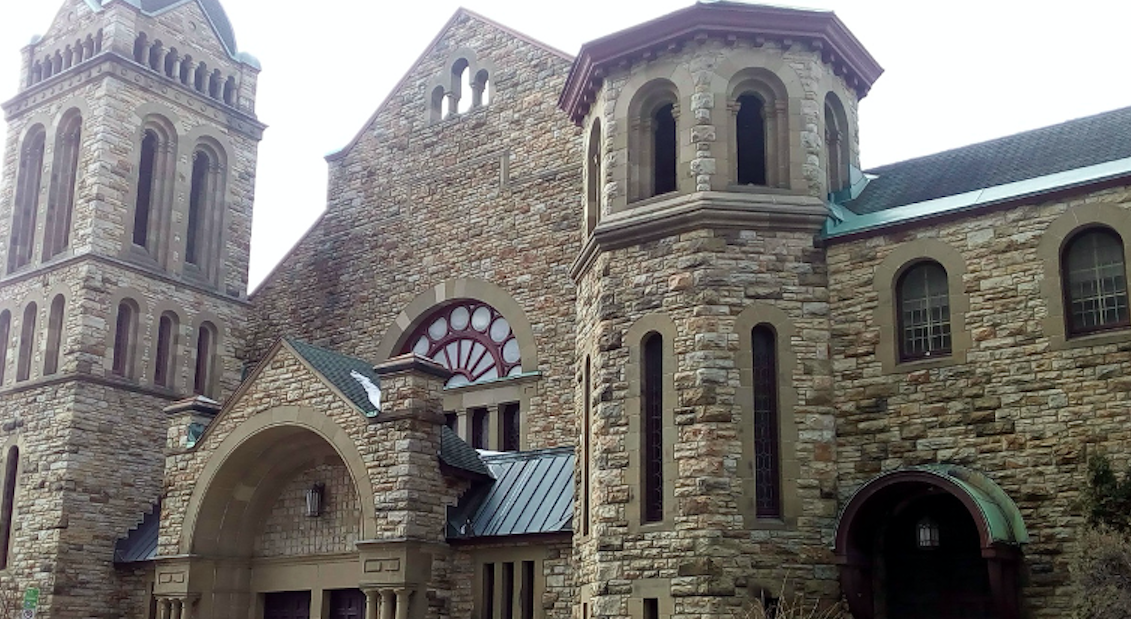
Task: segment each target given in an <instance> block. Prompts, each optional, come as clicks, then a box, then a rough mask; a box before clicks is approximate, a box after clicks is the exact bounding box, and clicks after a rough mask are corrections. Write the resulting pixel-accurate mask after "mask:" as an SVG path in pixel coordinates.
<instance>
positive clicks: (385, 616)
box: [381, 589, 396, 619]
mask: <svg viewBox="0 0 1131 619" xmlns="http://www.w3.org/2000/svg"><path fill="white" fill-rule="evenodd" d="M395 604H396V598H395V597H394V596H393V590H392V589H383V590H382V591H381V619H393V606H394V605H395Z"/></svg>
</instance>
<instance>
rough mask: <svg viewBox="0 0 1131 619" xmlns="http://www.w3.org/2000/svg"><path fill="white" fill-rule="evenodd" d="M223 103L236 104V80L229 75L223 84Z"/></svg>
mask: <svg viewBox="0 0 1131 619" xmlns="http://www.w3.org/2000/svg"><path fill="white" fill-rule="evenodd" d="M224 103H227V104H228V105H235V104H236V78H235V77H233V76H230V75H229V76H228V79H227V81H225V82H224Z"/></svg>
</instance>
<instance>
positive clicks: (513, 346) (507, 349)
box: [503, 337, 522, 363]
mask: <svg viewBox="0 0 1131 619" xmlns="http://www.w3.org/2000/svg"><path fill="white" fill-rule="evenodd" d="M521 360H522V353H521V352H520V351H519V349H518V340H516V339H514V338H513V337H512V338H511V339H509V340H507V343H506V344H503V361H506V362H507V363H518V362H519V361H521Z"/></svg>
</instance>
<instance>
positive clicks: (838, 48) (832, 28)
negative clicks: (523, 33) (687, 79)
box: [558, 2, 883, 124]
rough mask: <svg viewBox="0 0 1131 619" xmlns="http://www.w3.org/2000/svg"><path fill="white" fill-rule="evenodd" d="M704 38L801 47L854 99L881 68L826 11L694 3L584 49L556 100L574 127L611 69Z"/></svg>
mask: <svg viewBox="0 0 1131 619" xmlns="http://www.w3.org/2000/svg"><path fill="white" fill-rule="evenodd" d="M707 36H721V37H725V38H727V39H728V40H733V39H734V38H736V37H745V38H750V39H752V40H753V41H754V43H755V45H760V44H763V43H764V42H765V41H767V40H777V41H779V42H781V43H782V45H786V46H787V45H789V44H792V43H793V42H795V41H796V42H799V43H801V42H804V43H806V44H808V45H809V47H810V48H811V49H813V50H815V51H817V52H819V53H820V54H821V59H822V60H823V61H824V62H825V63H826V64H828V65H829V66H831V67H832V68H833V70H834V71H835V72H836V73H837V75H843V76H844V79H845V82H846V83H847V84H848V85H849V86H850V87H851V88H853V89H854V90H856V94H857V96H858V97H859V98H861V99H862V98H864V96H865V95H867V94H868V90H869V89H871V87H872V84H873V83H875V81H876V80H877V79H879V77H880V74H882V73H883V68H882V67H880V65H879V64H878V63H877V62H876V60H875V59H874V58H872V55H871V54H869V53H868V50H866V49H864V46H863V45H861V43H860V41H858V40H857V39H856V37H855V36H854V35H853V34H852V32H850V31H849V30H848V28H847V27H846V26H845V25H844V22H842V21H840V18H838V17H837V16H836V15H835V14H833V13H832V12H831V11H813V10H805V9H790V8H783V7H774V6H759V5H748V4H742V3H737V2H718V3H709V4H708V3H696V4H695V5H693V6H690V7H688V8H685V9H682V10H679V11H676V12H674V13H670V14H668V15H665V16H663V17H660V18H659V19H654V20H652V21H650V22H647V23H644V24H640V25H639V26H635V27H632V28H629V29H627V30H622V31H620V32H617V33H614V34H611V35H608V36H606V37H603V38H600V39H597V40H595V41H591V42H589V43H586V44H585V45H584V46H582V48H581V52H580V53H578V55H577V59H576V60H574V63H573V67H572V68H571V69H570V73H569V77H568V78H567V80H566V85H565V88H564V89H563V90H562V94H561V97H560V98H559V100H558V106H559V107H561V109H562V110H564V111H565V112H566V113H567V114H569V117H570V120H572V121H573V122H575V123H578V124H580V123H581V122H582V120H583V119H584V118H585V116H586V115H587V114H588V113H589V108H590V106H591V105H592V103H593V101H594V99H595V98H596V92H597V91H598V90H600V88H601V83H602V82H603V80H604V78H605V76H606V75H607V74H608V73H609V69H610V68H611V67H616V66H619V65H621V64H622V63H631V62H632V61H634V60H636V59H639V58H647V57H649V56H650V55H654V54H655V53H656V52H657V51H658V50H664V49H668V48H669V47H672V46H674V47H679V46H680V45H682V44H683V43H684V42H686V41H689V40H696V39H700V38H702V37H707Z"/></svg>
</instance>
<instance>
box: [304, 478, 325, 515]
mask: <svg viewBox="0 0 1131 619" xmlns="http://www.w3.org/2000/svg"><path fill="white" fill-rule="evenodd" d="M325 494H326V486H325V484H321V483H318V484H314V485H313V486H311V487H310V488H307V490H306V515H307V517H308V518H317V517H319V516H321V515H322V497H323V496H324V495H325Z"/></svg>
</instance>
